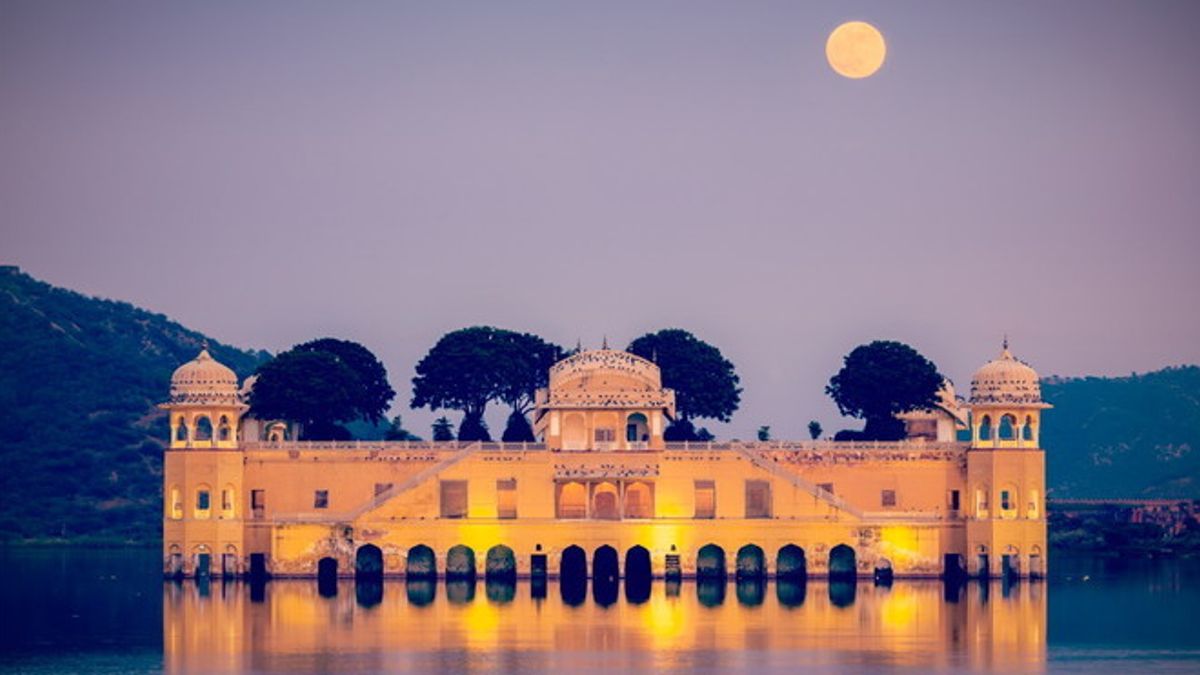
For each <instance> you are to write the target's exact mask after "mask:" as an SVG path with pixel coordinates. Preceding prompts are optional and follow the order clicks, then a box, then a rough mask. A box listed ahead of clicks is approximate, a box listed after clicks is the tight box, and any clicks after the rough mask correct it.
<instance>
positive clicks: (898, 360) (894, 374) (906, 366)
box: [825, 340, 943, 440]
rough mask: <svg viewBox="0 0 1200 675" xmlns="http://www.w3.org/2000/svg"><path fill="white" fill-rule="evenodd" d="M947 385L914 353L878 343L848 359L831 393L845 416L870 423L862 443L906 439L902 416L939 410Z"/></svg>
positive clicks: (897, 345)
mask: <svg viewBox="0 0 1200 675" xmlns="http://www.w3.org/2000/svg"><path fill="white" fill-rule="evenodd" d="M942 379H943V378H942V375H941V374H940V373H938V370H937V367H936V366H934V365H933V363H932V362H931V361H929V359H926V358H925V357H924V356H922V355H921V354H920V352H918V351H917V350H915V349H913V348H912V347H910V346H908V345H906V344H904V343H902V342H893V341H889V340H876V341H875V342H872V343H870V344H866V345H860V346H858V347H855V348H854V350H853V351H851V352H850V353H849V354H848V355H846V358H845V360H844V365H843V366H842V369H841V370H839V371H838V372H837V374H836V375H834V376H833V377H832V378H830V380H829V385H828V386H827V387H825V393H827V394H829V396H830V398H832V399H833V401H834V403H837V406H838V410H840V411H841V413H842V414H843V415H849V416H850V417H857V418H860V419H865V420H866V426H865V428H864V429H863V431H862V433H861V434H858V435H857V437H858V438H861V439H863V440H896V439H899V438H903V436H904V425H903V423H901V422H900V421H899V420H898V419H896V415H897V414H898V413H902V412H907V411H909V410H916V409H919V408H930V407H933V406H934V405H935V404H936V403H937V392H938V389H939V388H940V387H941V385H942ZM842 437H846V436H845V435H843V436H842Z"/></svg>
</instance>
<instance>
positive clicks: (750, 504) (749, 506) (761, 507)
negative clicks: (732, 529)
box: [746, 480, 771, 518]
mask: <svg viewBox="0 0 1200 675" xmlns="http://www.w3.org/2000/svg"><path fill="white" fill-rule="evenodd" d="M746 517H747V518H770V517H771V484H770V483H769V482H767V481H765V480H748V481H746Z"/></svg>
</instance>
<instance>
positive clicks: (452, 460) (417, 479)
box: [339, 441, 483, 521]
mask: <svg viewBox="0 0 1200 675" xmlns="http://www.w3.org/2000/svg"><path fill="white" fill-rule="evenodd" d="M481 447H483V444H482V443H481V442H478V441H476V442H475V443H472V444H470V445H468V446H467V447H465V448H463V449H461V450H459V451H457V452H455V453H454V454H453V455H451V456H449V457H447V458H446V459H443V460H442V461H440V462H438V463H437V464H434V465H433V466H431V467H429V468H427V469H422V470H421V471H418V472H417V473H415V474H413V475H412V476H409V477H408V479H407V480H405V481H404V482H402V483H399V484H397V485H393V486H392V487H390V488H388V489H386V490H384V491H383V492H380V493H379V494H377V495H375V497H374V498H372V499H370V500H368V501H366V502H365V503H364V504H362V505H361V506H359V507H357V508H355V509H352V510H350V511H347V512H346V513H345V514H344V515H342V516H341V517H340V518H339V520H348V521H352V520H357V519H358V518H359V516H362V515H363V514H364V513H367V512H369V511H373V510H375V509H377V508H379V507H380V506H383V504H384V502H387V501H388V500H389V499H391V498H393V497H398V496H400V495H402V494H404V493H405V492H408V491H409V490H411V489H413V488H415V487H417V486H418V485H420V484H421V483H424V482H425V481H427V480H429V479H430V478H433V477H434V476H436V475H438V474H439V473H441V472H443V471H445V470H446V469H449V468H450V467H452V466H454V465H455V464H458V463H459V462H461V461H462V460H464V459H466V458H467V455H470V454H471V453H473V452H475V451H476V450H479V449H480V448H481Z"/></svg>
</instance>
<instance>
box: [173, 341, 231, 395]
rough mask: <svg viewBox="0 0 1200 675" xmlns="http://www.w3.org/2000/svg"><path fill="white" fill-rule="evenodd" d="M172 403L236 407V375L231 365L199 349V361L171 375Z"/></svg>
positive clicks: (189, 362)
mask: <svg viewBox="0 0 1200 675" xmlns="http://www.w3.org/2000/svg"><path fill="white" fill-rule="evenodd" d="M170 402H171V403H173V404H199V405H237V404H238V403H239V402H240V399H239V397H238V380H237V375H236V374H235V373H234V372H233V371H232V370H230V369H229V367H228V366H226V365H225V364H223V363H221V362H220V361H217V360H216V359H214V358H213V357H212V355H211V354H209V353H208V349H207V348H205V349H202V350H200V354H199V355H197V356H196V358H194V359H192V360H191V361H188V362H187V363H185V364H183V365H182V366H179V368H177V369H175V373H174V374H173V375H172V376H171V400H170Z"/></svg>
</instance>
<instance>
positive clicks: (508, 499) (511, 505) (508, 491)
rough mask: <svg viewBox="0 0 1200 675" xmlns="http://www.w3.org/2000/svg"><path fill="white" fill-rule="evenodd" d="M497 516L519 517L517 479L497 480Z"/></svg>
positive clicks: (505, 517) (504, 517) (506, 517)
mask: <svg viewBox="0 0 1200 675" xmlns="http://www.w3.org/2000/svg"><path fill="white" fill-rule="evenodd" d="M496 517H497V518H503V519H512V518H516V517H517V479H516V478H501V479H499V480H497V481H496Z"/></svg>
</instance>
